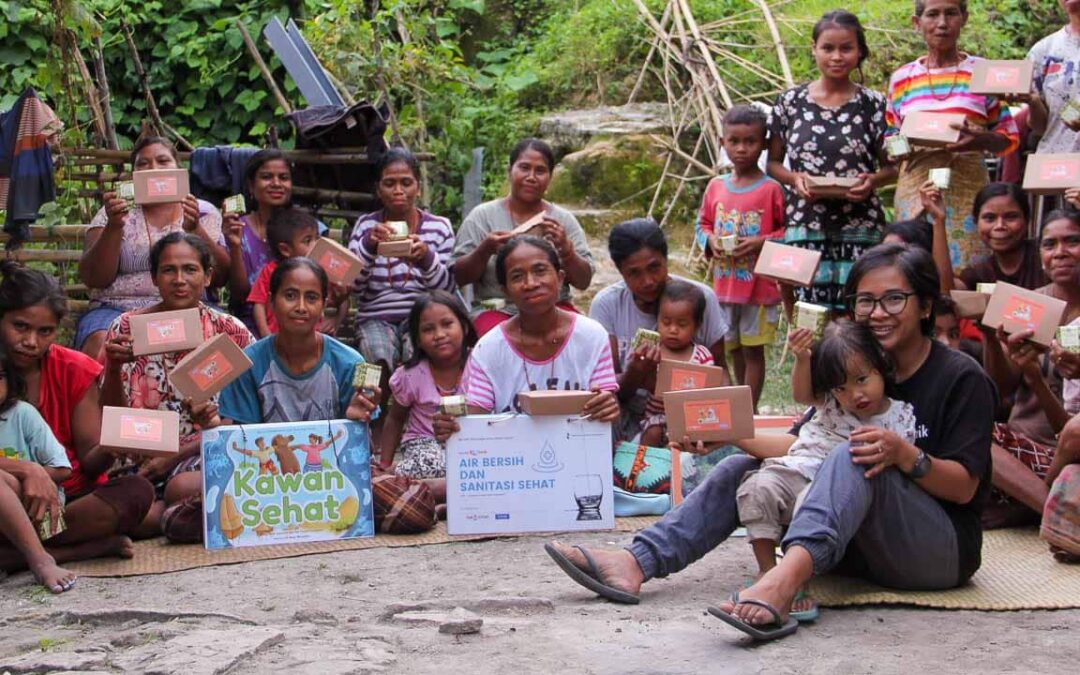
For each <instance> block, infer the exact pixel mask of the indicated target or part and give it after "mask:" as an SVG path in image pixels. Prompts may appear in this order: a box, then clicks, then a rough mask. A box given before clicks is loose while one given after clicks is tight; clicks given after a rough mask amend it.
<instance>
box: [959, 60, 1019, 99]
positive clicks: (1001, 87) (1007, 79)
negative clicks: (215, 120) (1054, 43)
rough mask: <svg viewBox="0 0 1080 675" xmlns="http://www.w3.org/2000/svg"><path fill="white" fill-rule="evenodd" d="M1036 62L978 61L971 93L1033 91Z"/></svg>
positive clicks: (1000, 93) (991, 94) (972, 74)
mask: <svg viewBox="0 0 1080 675" xmlns="http://www.w3.org/2000/svg"><path fill="white" fill-rule="evenodd" d="M1034 72H1035V64H1034V63H1032V62H1031V61H1028V60H1027V59H1020V60H1017V61H989V60H987V61H976V62H975V69H974V70H973V72H972V73H971V89H970V91H971V93H972V94H977V95H979V96H1002V95H1011V94H1020V95H1023V94H1029V93H1031V80H1032V78H1033V76H1034Z"/></svg>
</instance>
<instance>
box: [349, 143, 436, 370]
mask: <svg viewBox="0 0 1080 675" xmlns="http://www.w3.org/2000/svg"><path fill="white" fill-rule="evenodd" d="M376 171H377V173H378V177H379V182H378V184H377V187H376V192H377V194H378V197H379V201H381V202H382V205H383V208H382V209H381V210H379V211H375V212H373V213H368V214H366V215H363V216H361V217H360V219H359V220H358V221H356V226H355V227H354V228H353V232H352V237H351V238H350V239H349V250H350V251H352V252H353V253H354V254H355V255H356V256H357V257H359V258H360V259H361V260H362V261H364V271H363V272H361V273H360V276H359V277H357V279H356V285H355V288H354V290H355V292H356V306H357V310H358V312H357V317H358V318H357V325H356V337H357V345H356V347H357V350H358V351H359V352H360V353H361V354H362V355H363V356H364V358H365V359H366V360H367V361H370V362H372V363H378V364H379V365H381V366H383V373H384V382H383V384H382V388H383V391H389V388H388V387H387V386H386V382H385V379H386V378H388V377H389V375H390V373H391V372H393V369H394V368H395V367H397V365H398V364H400V363H402V362H404V361H407V360H408V359H409V357H410V356H411V354H412V348H413V346H412V345H410V344H409V340H408V331H409V327H408V318H409V310H410V309H411V308H412V306H413V303H414V302H415V301H416V299H417V298H419V297H420V296H421V295H423V294H425V293H428V292H429V291H435V290H444V291H452V290H453V289H454V276H453V274H451V273H450V268H449V264H450V254H451V252H452V251H453V250H454V230H453V228H451V227H450V221H449V220H447V219H446V218H442V217H439V216H436V215H432V214H430V213H428V212H427V211H424V210H422V209H420V208H418V207H417V206H416V200H417V198H418V197H419V196H420V162H419V161H417V159H416V157H415V156H414V155H413V154H412V153H411V152H409V151H408V150H405V149H403V148H393V149H391V150H389V151H388V152H386V153H385V154H384V155H383V156H382V158H381V159H380V160H379V163H378V165H377V166H376ZM393 221H404V222H405V223H407V224H408V228H409V240H410V241H411V242H412V247H411V249H410V251H409V255H407V256H404V257H400V258H398V257H394V258H388V257H386V256H382V255H379V253H378V249H379V244H380V243H381V242H384V241H388V240H389V239H390V238H391V237H392V236H393V234H394V233H393V230H392V229H391V227H390V225H389V223H391V222H393Z"/></svg>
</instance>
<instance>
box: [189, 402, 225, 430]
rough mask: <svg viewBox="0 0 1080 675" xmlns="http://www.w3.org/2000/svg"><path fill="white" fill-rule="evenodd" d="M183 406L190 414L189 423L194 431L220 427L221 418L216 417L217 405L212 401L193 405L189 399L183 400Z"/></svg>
mask: <svg viewBox="0 0 1080 675" xmlns="http://www.w3.org/2000/svg"><path fill="white" fill-rule="evenodd" d="M183 405H184V407H185V408H187V409H188V410H189V411H190V412H191V423H192V424H193V425H194V426H195V428H196V429H198V430H200V431H202V430H204V429H213V428H214V427H217V426H221V417H220V415H218V406H217V403H214V402H213V401H203V402H201V403H195V402H194V401H192V400H191V399H190V398H185V399H184V401H183Z"/></svg>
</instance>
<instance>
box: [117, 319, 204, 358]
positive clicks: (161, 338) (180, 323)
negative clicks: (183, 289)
mask: <svg viewBox="0 0 1080 675" xmlns="http://www.w3.org/2000/svg"><path fill="white" fill-rule="evenodd" d="M131 339H132V351H133V352H134V354H135V356H142V355H144V354H167V353H171V352H182V351H186V350H188V349H195V348H196V347H198V346H199V345H201V344H202V343H203V339H204V338H203V332H202V321H201V320H200V319H199V310H198V309H196V308H194V307H193V308H191V309H177V310H173V311H171V312H157V313H155V314H132V315H131Z"/></svg>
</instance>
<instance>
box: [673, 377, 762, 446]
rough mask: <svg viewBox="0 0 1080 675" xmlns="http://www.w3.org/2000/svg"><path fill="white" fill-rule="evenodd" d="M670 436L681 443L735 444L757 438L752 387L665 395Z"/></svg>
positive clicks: (696, 390) (701, 390)
mask: <svg viewBox="0 0 1080 675" xmlns="http://www.w3.org/2000/svg"><path fill="white" fill-rule="evenodd" d="M664 411H665V413H666V414H667V424H668V437H669V438H671V439H672V440H675V441H681V440H682V438H683V436H689V437H690V440H692V441H706V442H711V441H733V440H736V439H739V438H753V437H754V401H753V397H752V395H751V393H750V387H747V386H740V387H717V388H715V389H694V390H691V391H669V392H668V393H666V394H664Z"/></svg>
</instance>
